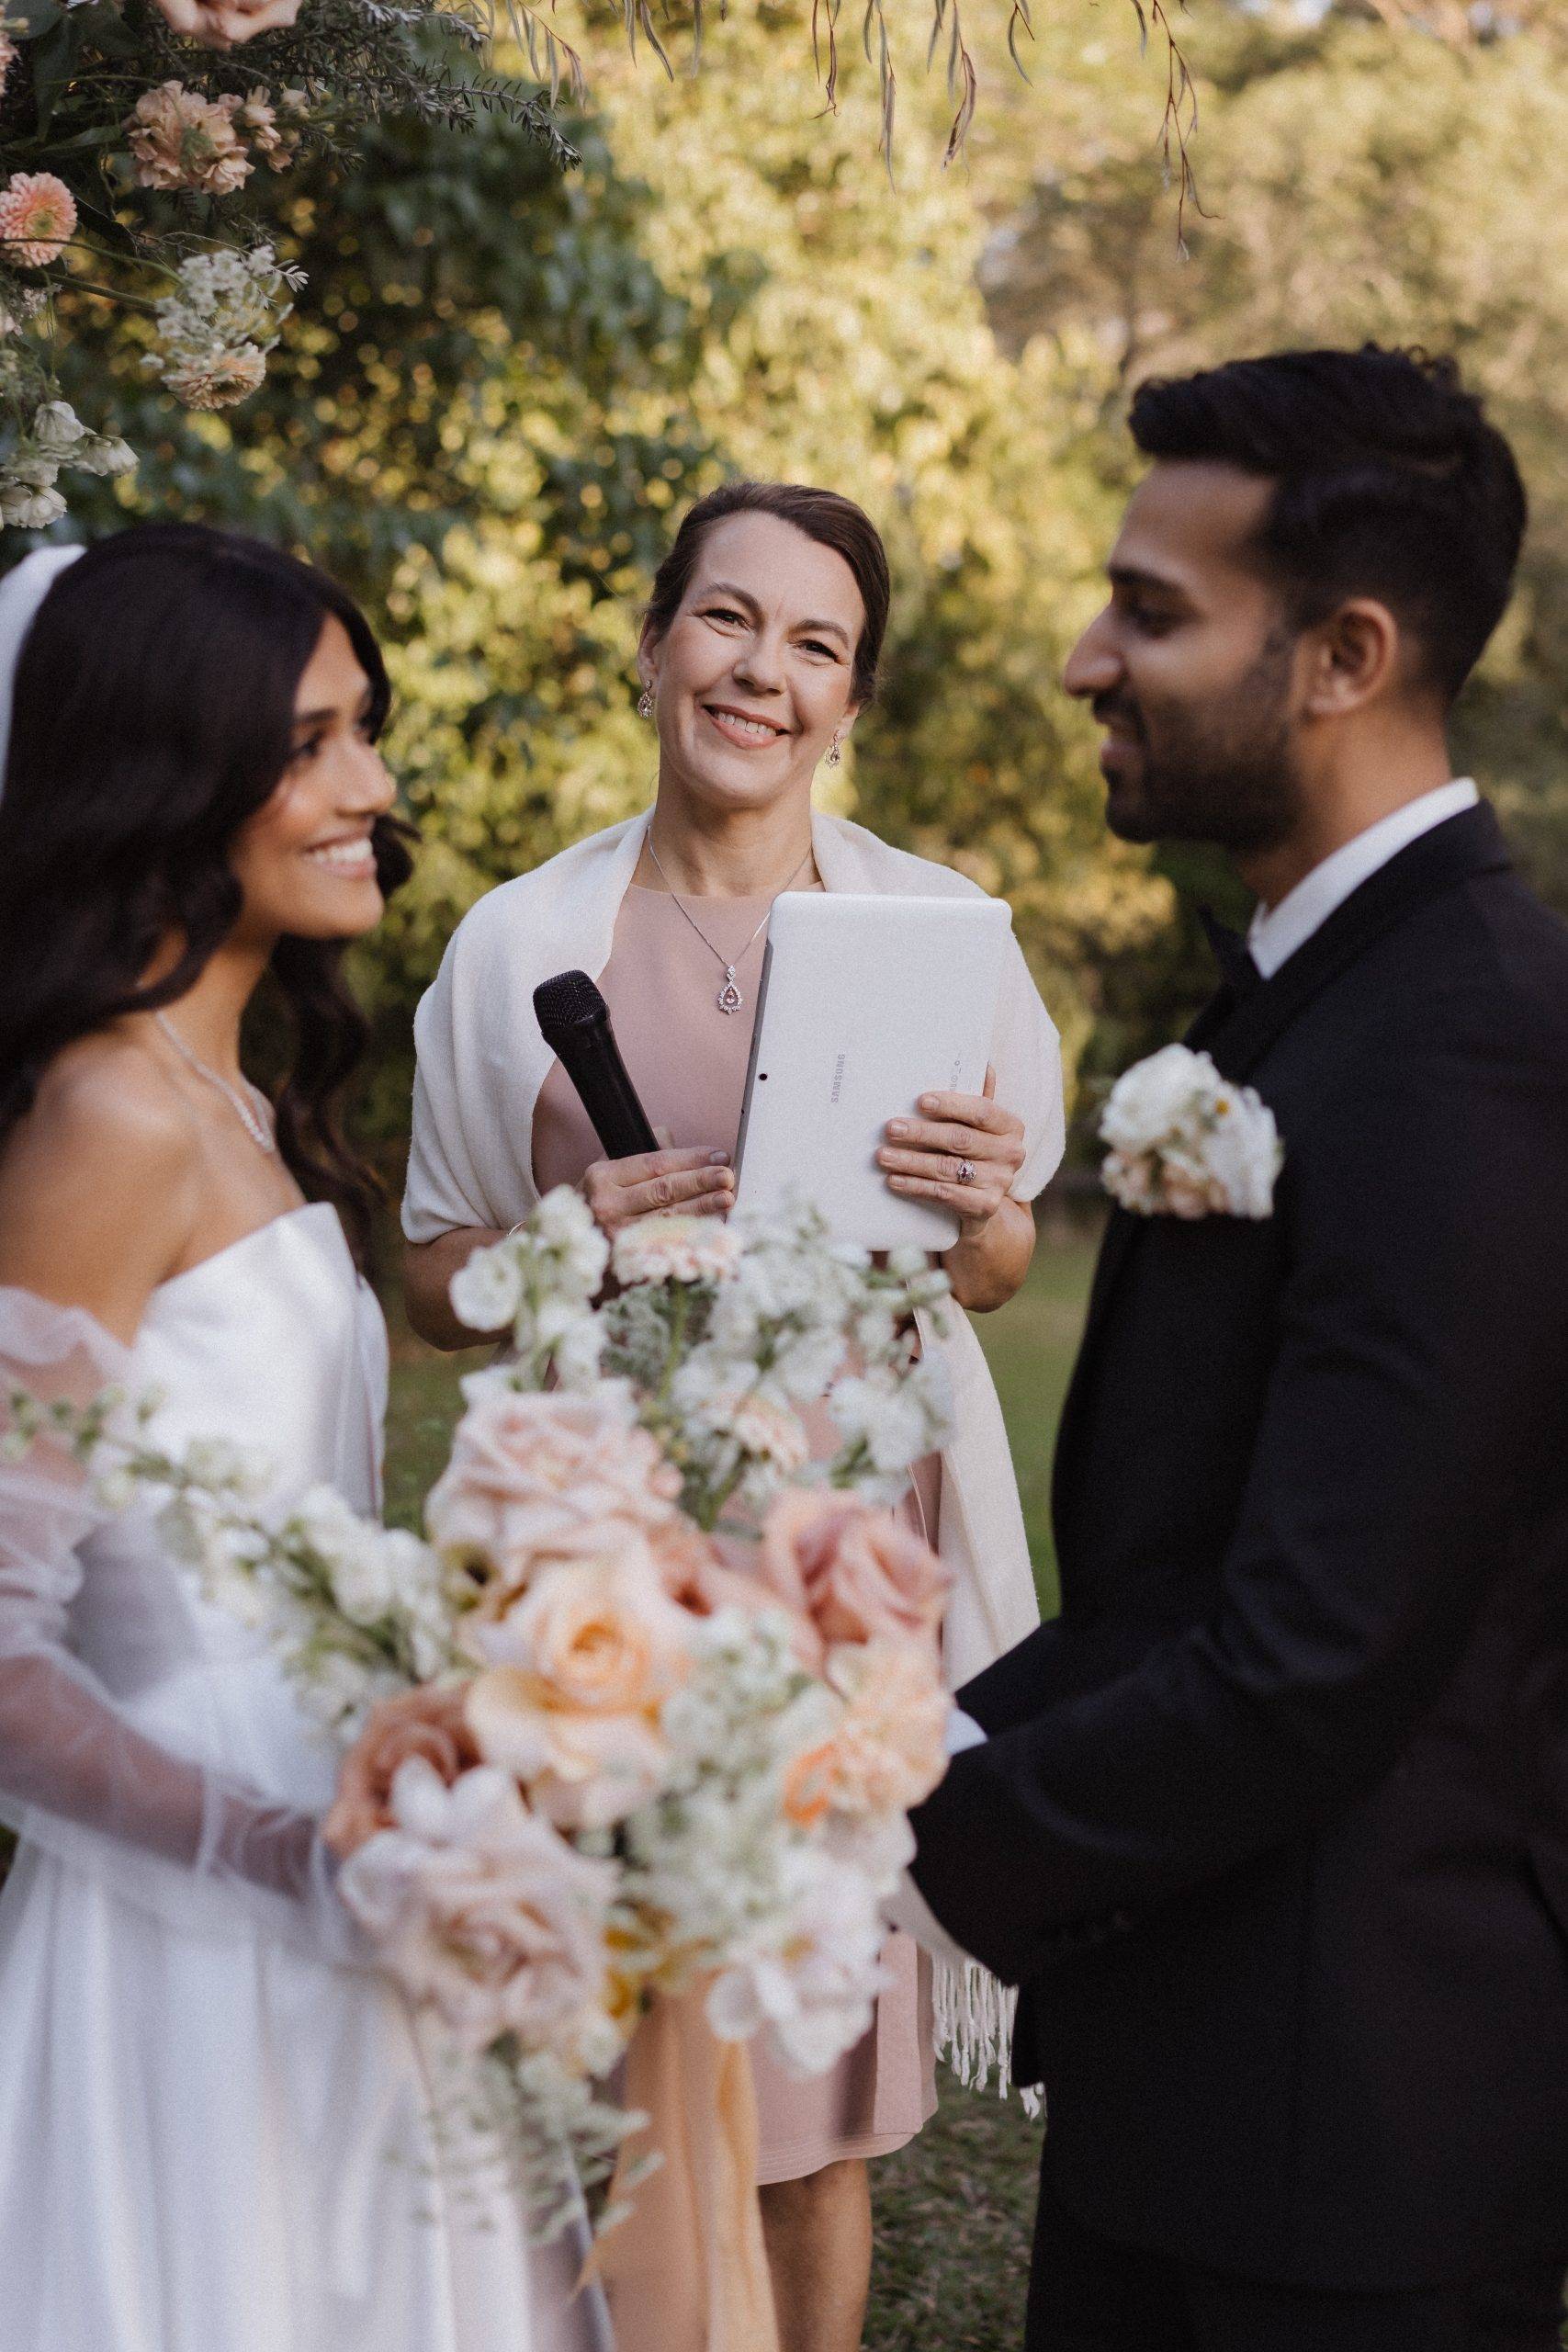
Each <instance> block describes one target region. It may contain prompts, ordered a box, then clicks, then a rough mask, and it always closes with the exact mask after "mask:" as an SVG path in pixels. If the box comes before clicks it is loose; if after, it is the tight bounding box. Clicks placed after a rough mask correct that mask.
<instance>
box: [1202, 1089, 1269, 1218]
mask: <svg viewBox="0 0 1568 2352" xmlns="http://www.w3.org/2000/svg"><path fill="white" fill-rule="evenodd" d="M1221 1102H1222V1103H1224V1106H1225V1107H1224V1110H1223V1111H1221V1110H1220V1105H1219V1104H1218V1103H1216V1105H1215V1110H1216V1114H1217V1115H1216V1118H1215V1123H1214V1125H1213V1129H1212V1131H1211V1133H1210V1134H1209V1135H1208V1136H1207V1137H1206V1138H1205V1148H1204V1153H1203V1157H1204V1160H1205V1162H1206V1164H1207V1168H1208V1172H1209V1176H1210V1179H1211V1185H1212V1189H1213V1190H1217V1192H1218V1193H1220V1194H1221V1195H1222V1196H1223V1204H1224V1207H1225V1208H1226V1209H1228V1211H1229V1213H1230V1215H1231V1216H1246V1217H1266V1216H1271V1215H1272V1213H1273V1207H1274V1183H1275V1180H1276V1178H1277V1177H1278V1175H1279V1173H1280V1166H1281V1164H1282V1162H1283V1159H1284V1152H1283V1149H1282V1148H1281V1146H1280V1130H1279V1128H1278V1126H1277V1125H1275V1121H1274V1114H1273V1113H1272V1111H1270V1110H1269V1106H1268V1104H1267V1103H1264V1102H1263V1101H1262V1100H1261V1098H1260V1097H1259V1096H1258V1094H1257V1093H1256V1092H1255V1091H1254V1090H1253V1089H1252V1088H1251V1087H1250V1086H1244V1087H1233V1088H1230V1089H1228V1090H1227V1091H1226V1092H1225V1094H1224V1096H1222V1097H1221Z"/></svg>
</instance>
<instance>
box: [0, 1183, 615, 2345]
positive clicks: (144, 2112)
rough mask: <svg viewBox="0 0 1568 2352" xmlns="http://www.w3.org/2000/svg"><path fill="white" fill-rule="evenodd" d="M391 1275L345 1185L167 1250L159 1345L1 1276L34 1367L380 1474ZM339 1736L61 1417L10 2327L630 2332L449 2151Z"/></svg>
mask: <svg viewBox="0 0 1568 2352" xmlns="http://www.w3.org/2000/svg"><path fill="white" fill-rule="evenodd" d="M386 1374H387V1351H386V1335H385V1329H384V1327H383V1325H382V1322H381V1317H380V1313H379V1309H378V1306H377V1305H376V1302H375V1300H374V1297H373V1296H372V1295H371V1294H370V1292H369V1290H368V1289H367V1286H366V1285H365V1284H364V1283H362V1282H361V1281H360V1279H359V1277H358V1276H357V1274H356V1273H355V1269H354V1265H353V1262H352V1260H351V1258H350V1256H349V1252H348V1250H347V1247H346V1245H345V1243H344V1238H343V1233H342V1229H341V1227H340V1226H339V1224H338V1220H337V1216H336V1214H335V1212H334V1211H333V1209H331V1208H330V1207H328V1206H326V1205H324V1204H316V1205H313V1206H310V1207H308V1208H301V1209H298V1210H296V1211H294V1212H293V1213H291V1214H290V1215H288V1216H281V1217H279V1218H278V1219H276V1222H274V1223H272V1224H270V1225H267V1226H264V1227H261V1228H260V1229H259V1230H258V1231H256V1232H254V1233H252V1234H250V1235H247V1236H246V1237H245V1238H243V1240H240V1241H237V1242H235V1243H234V1244H233V1245H232V1246H231V1248H229V1249H227V1250H221V1251H220V1253H219V1254H218V1255H217V1256H215V1257H212V1258H209V1259H208V1260H207V1261H205V1262H204V1263H203V1264H200V1265H198V1266H196V1267H193V1268H192V1269H191V1270H190V1271H189V1272H186V1273H184V1274H181V1275H178V1276H176V1277H175V1280H174V1281H172V1282H169V1283H164V1285H163V1286H162V1287H161V1288H160V1289H159V1290H158V1291H156V1292H155V1293H154V1295H153V1296H152V1301H151V1303H150V1305H149V1306H148V1309H147V1313H146V1317H145V1319H144V1320H143V1323H142V1325H141V1330H140V1332H139V1333H138V1336H137V1339H136V1342H135V1345H134V1347H133V1348H132V1350H131V1351H130V1353H129V1356H128V1355H127V1354H126V1352H125V1351H123V1350H120V1349H118V1347H117V1346H116V1344H115V1342H114V1341H113V1340H110V1339H109V1338H108V1337H107V1334H106V1333H104V1332H103V1331H102V1330H101V1329H99V1328H98V1326H97V1325H96V1324H95V1323H94V1322H93V1321H92V1320H91V1318H90V1317H86V1316H84V1315H81V1314H78V1313H75V1312H73V1311H70V1310H64V1309H62V1308H59V1307H56V1306H49V1305H47V1304H45V1303H44V1302H42V1301H40V1300H39V1299H36V1298H33V1297H31V1296H29V1295H28V1294H26V1293H23V1292H18V1291H15V1290H10V1291H6V1290H0V1423H3V1421H4V1419H5V1412H4V1400H5V1397H6V1392H7V1391H8V1389H9V1388H10V1387H11V1386H13V1385H16V1384H17V1382H20V1383H21V1384H22V1385H26V1386H28V1388H29V1389H30V1390H31V1391H32V1392H33V1393H34V1394H35V1395H40V1396H43V1397H73V1398H74V1399H75V1400H76V1401H78V1402H83V1401H85V1400H86V1399H87V1398H88V1397H91V1396H93V1395H95V1394H96V1392H97V1391H98V1389H99V1388H100V1387H101V1386H102V1385H103V1384H104V1383H105V1382H106V1381H107V1380H110V1379H113V1380H117V1381H120V1382H123V1383H124V1384H125V1385H129V1386H130V1387H132V1388H134V1389H137V1390H141V1389H142V1388H144V1387H146V1386H147V1385H153V1386H155V1387H156V1388H158V1389H160V1390H161V1391H162V1392H163V1399H164V1401H163V1402H162V1404H161V1406H160V1408H159V1410H158V1413H157V1416H156V1419H155V1420H154V1422H153V1424H152V1434H153V1436H154V1437H155V1439H156V1440H157V1441H159V1442H164V1443H177V1442H184V1441H186V1440H187V1439H190V1438H193V1437H216V1438H227V1439H231V1440H234V1441H237V1442H240V1443H242V1444H243V1445H245V1446H246V1447H248V1448H259V1449H261V1450H262V1451H264V1452H265V1454H266V1455H267V1456H268V1457H269V1459H270V1460H272V1461H273V1462H274V1463H276V1464H277V1465H279V1471H280V1477H279V1483H278V1487H277V1497H276V1498H277V1499H278V1500H281V1501H286V1500H288V1498H291V1497H293V1496H295V1495H297V1494H299V1492H301V1491H303V1490H304V1489H305V1488H306V1487H310V1486H312V1485H315V1484H318V1483H321V1482H322V1481H325V1482H328V1483H330V1484H331V1485H333V1486H334V1487H337V1488H338V1490H339V1491H340V1492H341V1493H342V1494H343V1495H344V1497H346V1498H347V1499H348V1500H349V1501H351V1502H352V1503H353V1504H355V1507H356V1508H358V1509H360V1510H367V1511H368V1510H374V1509H375V1507H376V1501H377V1488H378V1451H379V1431H380V1423H381V1412H382V1408H383V1404H384V1400H385V1392H386ZM334 1778H335V1770H334V1756H333V1750H332V1747H331V1746H330V1744H329V1743H328V1741H327V1740H326V1739H325V1737H324V1736H322V1735H321V1733H319V1732H317V1731H315V1730H314V1729H313V1728H312V1727H311V1725H310V1723H309V1721H308V1719H307V1718H306V1717H305V1716H303V1715H302V1714H301V1713H300V1712H299V1708H298V1706H297V1704H296V1702H295V1700H294V1698H293V1696H292V1695H291V1692H290V1691H289V1688H288V1684H287V1682H286V1681H285V1679H284V1678H283V1676H282V1675H281V1673H280V1672H279V1670H278V1668H276V1665H275V1663H274V1662H273V1659H272V1657H271V1656H270V1655H269V1654H268V1652H267V1650H266V1649H265V1646H264V1645H263V1643H262V1640H261V1637H260V1636H259V1635H258V1634H255V1633H254V1632H252V1631H251V1630H249V1629H248V1628H247V1627H246V1626H244V1625H243V1623H240V1622H239V1620H238V1619H237V1618H235V1617H233V1616H231V1615H230V1614H229V1613H228V1612H227V1611H220V1610H219V1609H218V1608H216V1607H215V1606H213V1605H211V1604H210V1603H209V1602H207V1601H205V1600H203V1599H202V1598H201V1597H200V1596H199V1594H198V1593H197V1591H196V1589H195V1588H194V1584H193V1581H192V1577H191V1573H190V1572H189V1571H188V1570H186V1569H185V1568H183V1567H182V1566H180V1565H179V1564H178V1563H177V1562H176V1561H175V1559H174V1558H173V1557H172V1556H171V1555H170V1554H169V1552H168V1550H167V1549H166V1547H165V1546H164V1544H162V1543H161V1541H160V1539H159V1537H158V1534H157V1532H156V1530H155V1528H154V1526H153V1523H152V1519H151V1517H150V1516H149V1515H148V1513H147V1512H146V1511H145V1510H136V1511H133V1512H132V1513H130V1514H129V1515H127V1516H124V1517H121V1518H118V1519H113V1520H109V1519H107V1518H106V1517H105V1515H104V1514H103V1513H102V1511H101V1510H94V1508H93V1507H92V1506H91V1505H90V1504H89V1503H88V1501H87V1499H86V1498H85V1494H84V1490H83V1481H82V1478H81V1476H80V1474H79V1473H78V1472H77V1471H76V1470H75V1467H74V1465H73V1464H71V1463H70V1462H69V1461H68V1459H67V1458H66V1457H65V1456H64V1454H63V1453H62V1451H61V1450H59V1449H58V1448H57V1447H55V1448H51V1445H50V1444H49V1443H48V1442H45V1443H44V1444H42V1445H41V1446H38V1447H35V1448H34V1449H33V1451H32V1453H30V1454H29V1455H28V1457H27V1458H26V1459H25V1460H24V1461H22V1462H20V1463H17V1462H15V1461H6V1459H5V1458H4V1456H3V1455H0V1818H5V1819H6V1820H9V1821H10V1822H12V1823H13V1824H14V1825H15V1826H17V1828H18V1830H19V1832H20V1836H21V1841H22V1842H21V1846H20V1849H19V1852H18V1856H17V1863H16V1867H15V1869H14V1871H13V1872H12V1875H11V1878H10V1881H9V1883H7V1885H6V1889H5V1892H4V1894H3V1895H0V2343H3V2344H4V2346H6V2352H603V2346H604V2345H605V2344H606V2343H607V2337H606V2336H605V2335H604V2334H603V2332H602V2331H603V2318H602V2309H601V2306H600V2303H599V2300H598V2298H597V2296H596V2295H594V2296H592V2298H580V2299H577V2300H576V2301H573V2300H572V2298H571V2286H572V2282H573V2280H574V2278H575V2276H576V2271H577V2267H578V2265H579V2262H580V2260H581V2248H580V2247H574V2246H572V2245H570V2244H562V2245H557V2246H556V2247H554V2248H553V2249H550V2250H548V2251H547V2252H544V2253H541V2252H539V2251H538V2250H537V2249H533V2250H531V2249H530V2247H529V2245H528V2244H527V2240H526V2233H525V2230H524V2228H523V2226H522V2222H521V2217H520V2214H519V2212H518V2211H517V2209H516V2206H515V2204H514V2202H513V2199H512V2198H511V2197H510V2195H509V2194H508V2193H506V2192H505V2191H504V2190H503V2189H502V2187H501V2186H500V2184H499V2181H498V2180H497V2179H496V2177H494V2175H493V2174H491V2175H488V2176H487V2175H485V2174H483V2173H480V2172H475V2173H470V2174H467V2175H465V2176H463V2177H456V2178H452V2177H445V2176H444V2174H443V2171H442V2168H441V2165H440V2164H439V2162H438V2139H437V2134H436V2133H435V2132H434V2131H433V2130H432V2122H431V2116H432V2098H433V2093H434V2098H437V2099H439V2098H440V2097H441V2092H440V2088H439V2086H438V2084H436V2085H433V2082H432V2078H431V2075H430V2073H429V2071H428V2058H429V2053H427V2052H425V2051H424V2049H423V2046H422V2041H421V2039H420V2037H419V2035H418V2034H416V2030H415V2028H414V2024H413V2020H412V2018H411V2015H410V2012H409V2010H408V2008H407V2007H406V2006H405V2004H404V2003H403V2001H402V2000H401V1999H400V1996H398V1995H397V1993H396V1992H395V1991H394V1990H393V1988H392V1987H391V1985H389V1982H388V1980H386V1979H385V1978H383V1977H381V1976H378V1974H376V1973H374V1971H373V1970H372V1969H371V1968H370V1967H369V1966H368V1965H367V1963H366V1958H365V1953H364V1951H363V1950H362V1949H361V1947H360V1946H359V1945H358V1943H357V1941H356V1939H355V1932H354V1930H353V1928H352V1925H351V1923H350V1922H349V1920H348V1917H347V1915H346V1913H345V1912H344V1909H343V1906H342V1905H341V1904H340V1903H339V1901H338V1898H337V1896H336V1895H335V1894H334V1893H333V1889H332V1885H331V1877H330V1864H329V1863H328V1860H327V1858H326V1856H325V1855H324V1853H323V1851H322V1849H321V1845H320V1841H319V1839H318V1838H317V1837H316V1834H315V1828H314V1824H315V1820H316V1818H317V1817H318V1816H319V1815H321V1812H322V1811H323V1810H324V1808H325V1806H326V1805H327V1804H328V1803H329V1802H330V1799H331V1796H332V1792H333V1781H334Z"/></svg>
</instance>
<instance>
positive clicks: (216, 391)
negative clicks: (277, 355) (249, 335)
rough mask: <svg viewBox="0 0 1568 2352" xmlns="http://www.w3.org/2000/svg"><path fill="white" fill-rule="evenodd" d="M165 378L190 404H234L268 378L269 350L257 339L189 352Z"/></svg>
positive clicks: (187, 404) (178, 394)
mask: <svg viewBox="0 0 1568 2352" xmlns="http://www.w3.org/2000/svg"><path fill="white" fill-rule="evenodd" d="M163 374H164V383H165V384H167V386H168V388H169V390H170V391H171V392H173V393H174V395H175V399H176V400H179V401H184V402H185V405H186V408H208V409H211V408H233V407H235V406H236V405H237V404H238V403H239V402H240V401H243V400H249V398H250V396H251V394H252V393H253V392H254V391H259V390H260V389H261V387H262V385H263V384H264V383H265V380H266V354H265V351H262V350H260V349H259V348H258V347H257V345H255V344H254V343H242V344H240V345H238V346H237V347H235V348H234V349H232V350H225V349H223V348H222V347H221V346H214V348H213V349H212V350H211V351H206V352H192V353H188V354H186V356H184V357H183V358H180V359H177V360H175V361H173V362H172V363H171V364H170V365H169V366H167V367H166V368H164V371H163Z"/></svg>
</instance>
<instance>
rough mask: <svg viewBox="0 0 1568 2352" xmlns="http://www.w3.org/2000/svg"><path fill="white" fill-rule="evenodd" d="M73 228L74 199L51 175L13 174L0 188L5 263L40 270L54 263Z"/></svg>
mask: <svg viewBox="0 0 1568 2352" xmlns="http://www.w3.org/2000/svg"><path fill="white" fill-rule="evenodd" d="M75 226H76V199H75V198H74V197H73V195H72V193H71V190H70V189H69V188H68V187H66V185H65V182H64V181H63V180H57V179H56V178H55V176H54V174H53V173H52V172H17V173H16V174H14V175H13V176H12V177H11V178H10V179H9V180H7V182H6V186H5V187H3V188H0V245H3V246H4V247H5V248H6V259H7V260H8V261H14V262H20V263H21V264H22V265H23V266H24V267H25V268H28V269H41V268H42V267H43V265H44V264H45V262H50V261H57V260H58V259H59V257H60V255H61V254H62V252H63V251H64V249H65V247H66V245H67V244H68V243H69V242H70V239H71V235H72V232H73V230H74V229H75Z"/></svg>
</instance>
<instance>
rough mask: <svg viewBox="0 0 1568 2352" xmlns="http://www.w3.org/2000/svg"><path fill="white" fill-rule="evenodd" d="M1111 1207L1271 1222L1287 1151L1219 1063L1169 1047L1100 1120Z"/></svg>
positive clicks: (1126, 1075) (1127, 1081)
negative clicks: (1113, 1204) (1106, 1146)
mask: <svg viewBox="0 0 1568 2352" xmlns="http://www.w3.org/2000/svg"><path fill="white" fill-rule="evenodd" d="M1100 1136H1101V1139H1102V1141H1104V1142H1105V1143H1108V1144H1109V1145H1110V1147H1111V1149H1110V1151H1109V1152H1108V1154H1107V1155H1106V1158H1105V1160H1104V1162H1103V1165H1102V1167H1101V1170H1100V1173H1101V1176H1102V1178H1103V1181H1104V1184H1105V1189H1106V1191H1107V1192H1108V1193H1110V1194H1111V1198H1112V1200H1114V1201H1116V1202H1118V1203H1119V1204H1121V1206H1122V1208H1124V1209H1131V1210H1133V1211H1134V1214H1135V1215H1136V1216H1179V1217H1185V1218H1196V1217H1203V1216H1240V1217H1255V1218H1261V1217H1269V1216H1272V1215H1273V1213H1274V1185H1275V1182H1276V1180H1277V1179H1278V1177H1279V1173H1280V1169H1281V1168H1282V1167H1283V1165H1284V1158H1285V1155H1284V1148H1283V1146H1282V1145H1281V1144H1280V1131H1279V1128H1278V1127H1277V1126H1276V1125H1275V1122H1274V1114H1273V1113H1272V1112H1271V1111H1270V1110H1269V1106H1268V1104H1267V1103H1264V1102H1263V1101H1262V1099H1261V1097H1260V1096H1259V1095H1258V1093H1257V1091H1255V1090H1254V1089H1253V1088H1252V1087H1250V1086H1233V1085H1232V1084H1231V1083H1230V1081H1229V1080H1228V1079H1224V1078H1222V1077H1221V1075H1220V1073H1219V1071H1218V1069H1216V1068H1215V1066H1214V1063H1213V1059H1212V1058H1211V1057H1210V1056H1209V1055H1207V1054H1195V1053H1194V1052H1193V1051H1192V1050H1191V1048H1190V1046H1165V1047H1163V1048H1162V1050H1161V1051H1160V1052H1159V1053H1157V1054H1151V1055H1150V1056H1149V1057H1148V1058H1147V1059H1146V1060H1145V1061H1141V1062H1136V1063H1134V1066H1133V1068H1132V1069H1129V1070H1125V1071H1123V1073H1122V1076H1121V1077H1120V1078H1119V1079H1118V1080H1117V1081H1116V1083H1115V1085H1114V1086H1113V1087H1112V1089H1111V1095H1110V1099H1109V1100H1108V1102H1107V1103H1106V1105H1105V1109H1104V1112H1103V1114H1101V1117H1100Z"/></svg>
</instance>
